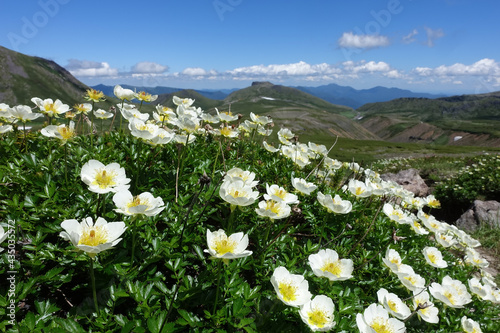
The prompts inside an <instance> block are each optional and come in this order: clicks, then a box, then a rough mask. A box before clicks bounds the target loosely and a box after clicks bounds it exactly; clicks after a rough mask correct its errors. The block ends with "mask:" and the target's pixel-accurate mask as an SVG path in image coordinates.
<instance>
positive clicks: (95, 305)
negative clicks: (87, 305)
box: [90, 257, 99, 313]
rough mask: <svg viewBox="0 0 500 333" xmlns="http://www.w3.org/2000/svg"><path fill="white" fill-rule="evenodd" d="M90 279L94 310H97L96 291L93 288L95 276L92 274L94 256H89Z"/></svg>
mask: <svg viewBox="0 0 500 333" xmlns="http://www.w3.org/2000/svg"><path fill="white" fill-rule="evenodd" d="M90 280H91V282H92V297H93V298H94V307H95V312H96V313H97V312H99V307H98V306H97V292H96V290H95V276H94V258H92V257H90Z"/></svg>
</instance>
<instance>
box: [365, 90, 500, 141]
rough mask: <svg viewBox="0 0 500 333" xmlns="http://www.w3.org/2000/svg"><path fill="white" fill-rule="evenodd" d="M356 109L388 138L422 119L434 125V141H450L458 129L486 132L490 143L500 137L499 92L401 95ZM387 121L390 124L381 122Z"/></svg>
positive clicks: (369, 126)
mask: <svg viewBox="0 0 500 333" xmlns="http://www.w3.org/2000/svg"><path fill="white" fill-rule="evenodd" d="M357 111H358V112H359V113H360V114H362V115H363V117H364V118H363V120H362V122H361V123H362V124H364V126H365V127H367V128H368V129H370V130H372V131H373V132H374V133H375V134H378V135H379V136H381V137H382V138H384V139H388V140H391V139H392V138H394V137H395V136H397V135H398V134H400V133H402V132H404V131H408V130H409V129H412V128H414V126H416V125H417V124H418V123H421V122H425V123H427V124H429V125H430V126H434V127H435V130H436V134H435V137H434V138H433V141H435V140H437V139H438V138H439V137H443V136H447V137H448V139H447V140H443V139H441V141H442V143H448V142H450V141H451V140H449V139H450V136H452V135H456V132H464V133H470V134H473V135H480V134H487V135H488V137H487V138H485V139H484V140H483V141H489V142H490V144H495V143H493V142H496V141H497V140H496V139H497V138H500V130H499V129H500V92H495V93H490V94H481V95H463V96H452V97H445V98H438V99H427V98H400V99H396V100H393V101H389V102H384V103H371V104H366V105H364V106H363V107H361V108H359V109H358V110H357ZM387 122H389V124H388V125H389V126H382V125H381V124H382V123H384V124H387ZM414 132H415V133H416V134H418V135H421V134H422V133H419V132H418V131H414ZM407 136H408V137H409V136H410V135H407Z"/></svg>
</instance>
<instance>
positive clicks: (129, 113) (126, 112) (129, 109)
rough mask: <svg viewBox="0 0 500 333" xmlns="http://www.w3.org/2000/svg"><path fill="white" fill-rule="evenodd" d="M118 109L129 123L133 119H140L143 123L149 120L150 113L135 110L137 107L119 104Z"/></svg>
mask: <svg viewBox="0 0 500 333" xmlns="http://www.w3.org/2000/svg"><path fill="white" fill-rule="evenodd" d="M118 108H119V109H120V112H121V113H122V116H123V118H125V119H127V120H128V121H132V119H138V120H141V121H143V122H145V121H147V120H148V119H149V113H141V112H140V111H139V110H137V109H136V108H135V105H132V104H127V103H124V104H123V106H122V105H121V104H118Z"/></svg>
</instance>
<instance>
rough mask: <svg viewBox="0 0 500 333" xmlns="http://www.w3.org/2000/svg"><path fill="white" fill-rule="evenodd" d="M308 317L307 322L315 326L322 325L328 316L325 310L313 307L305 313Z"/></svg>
mask: <svg viewBox="0 0 500 333" xmlns="http://www.w3.org/2000/svg"><path fill="white" fill-rule="evenodd" d="M307 316H308V317H309V319H308V320H307V321H308V322H309V324H311V325H313V326H316V327H323V326H325V324H326V323H327V322H328V320H329V319H330V318H328V315H327V314H326V312H325V311H324V310H322V309H313V310H312V311H310V312H308V313H307Z"/></svg>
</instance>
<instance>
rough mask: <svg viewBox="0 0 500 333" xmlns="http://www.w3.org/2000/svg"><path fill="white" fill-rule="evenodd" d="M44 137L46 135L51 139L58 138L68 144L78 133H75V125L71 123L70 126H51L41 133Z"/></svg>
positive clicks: (43, 129)
mask: <svg viewBox="0 0 500 333" xmlns="http://www.w3.org/2000/svg"><path fill="white" fill-rule="evenodd" d="M40 133H42V135H45V136H47V137H49V138H58V139H59V140H62V142H63V143H64V142H66V141H67V140H69V139H71V138H73V137H74V136H75V135H76V133H75V123H74V122H73V121H70V122H69V126H67V125H65V124H62V125H49V126H46V127H44V128H42V130H41V131H40Z"/></svg>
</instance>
